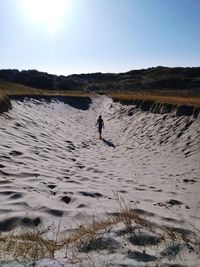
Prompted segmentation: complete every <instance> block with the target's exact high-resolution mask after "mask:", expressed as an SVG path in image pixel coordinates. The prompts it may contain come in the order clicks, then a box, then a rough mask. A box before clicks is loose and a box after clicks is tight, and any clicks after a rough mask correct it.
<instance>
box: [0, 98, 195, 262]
mask: <svg viewBox="0 0 200 267" xmlns="http://www.w3.org/2000/svg"><path fill="white" fill-rule="evenodd" d="M12 104H13V109H12V110H11V111H9V112H8V113H5V114H4V115H1V116H0V231H7V230H12V229H14V228H15V227H16V226H17V225H27V226H33V225H37V224H39V223H40V222H42V223H43V224H44V225H45V226H46V227H47V228H48V226H49V227H50V228H52V222H53V224H54V226H55V227H56V225H57V223H58V222H59V220H60V218H62V220H61V232H62V233H65V232H67V231H69V230H70V229H71V228H72V227H77V225H80V224H81V223H83V222H85V221H90V220H91V219H92V218H93V216H97V217H98V216H99V217H102V216H104V215H106V214H109V213H110V214H112V213H113V212H116V211H119V201H118V197H119V198H122V199H123V200H124V201H125V202H126V203H127V205H130V207H131V206H132V207H133V208H137V209H141V210H142V212H143V213H144V214H145V213H146V214H147V215H148V214H149V213H148V212H151V213H152V214H151V217H153V219H155V220H157V221H161V222H162V223H163V224H167V223H169V218H173V219H175V220H177V221H181V220H182V219H184V220H186V221H188V222H190V223H192V224H193V225H195V226H196V227H197V228H198V229H200V179H199V176H200V127H199V126H200V122H199V121H198V120H194V119H192V118H190V117H174V116H173V115H172V114H168V115H160V114H151V113H144V112H141V111H135V112H134V114H133V115H132V116H128V115H127V113H128V110H130V108H131V107H130V106H122V105H120V104H119V103H112V100H111V99H108V98H106V97H104V96H101V97H96V98H94V99H93V102H92V105H91V107H90V109H89V110H87V111H83V110H78V109H74V108H72V107H70V106H68V105H65V104H63V103H59V102H52V103H49V104H47V103H44V102H42V103H41V102H38V101H25V102H17V101H13V102H12ZM100 114H102V116H103V119H104V123H105V130H104V131H103V138H104V139H105V141H102V140H99V139H98V133H97V128H96V127H95V123H96V120H97V118H98V116H99V115H100ZM176 201H178V202H176ZM188 225H189V224H188ZM122 254H123V253H122ZM116 255H117V256H116ZM116 255H115V254H109V256H108V255H106V256H102V258H101V259H102V260H100V259H99V260H98V261H97V262H100V263H99V264H100V265H99V266H106V262H107V263H108V265H107V266H118V265H117V263H119V262H121V264H124V265H119V266H140V265H137V264H139V263H137V262H136V263H135V264H136V265H134V262H133V260H130V259H128V258H127V257H124V256H122V255H121V254H120V255H118V254H116ZM99 257H100V256H99ZM87 260H88V259H87ZM61 261H62V260H61ZM195 262H196V258H195ZM111 263H113V265H111ZM49 264H50V263H49ZM63 264H64V263H63ZM65 264H67V263H65ZM131 264H132V265H131ZM141 264H142V263H141ZM187 264H189V263H187ZM10 266H11V265H10ZM41 266H43V265H41ZM48 266H50V265H48ZM52 266H54V265H52ZM55 266H59V265H55ZM65 266H68V265H65ZM69 266H71V265H69ZM73 266H75V265H73ZM76 266H79V265H76ZM80 266H81V265H80ZM83 266H98V265H94V264H93V265H92V263H91V265H89V263H88V262H87V264H86V263H85V265H83ZM142 266H143V265H142ZM144 266H145V265H144ZM163 266H164V265H163ZM191 266H192V265H191Z"/></svg>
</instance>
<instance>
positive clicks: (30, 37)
mask: <svg viewBox="0 0 200 267" xmlns="http://www.w3.org/2000/svg"><path fill="white" fill-rule="evenodd" d="M34 3H35V4H34ZM154 66H169V67H173V66H200V0H0V69H5V68H16V69H19V70H22V69H38V70H41V71H46V72H49V73H55V74H63V75H68V74H72V73H91V72H99V71H100V72H125V71H128V70H131V69H141V68H148V67H154Z"/></svg>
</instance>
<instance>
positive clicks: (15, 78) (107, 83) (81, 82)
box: [0, 67, 200, 94]
mask: <svg viewBox="0 0 200 267" xmlns="http://www.w3.org/2000/svg"><path fill="white" fill-rule="evenodd" d="M0 80H3V81H6V82H11V83H17V84H22V85H26V86H29V87H34V88H39V89H49V90H58V89H59V90H68V91H71V90H89V91H141V90H142V91H148V90H151V91H152V90H161V91H163V90H173V91H174V90H181V91H185V92H186V91H187V93H188V94H197V93H198V94H199V93H200V67H194V68H182V67H177V68H168V67H156V68H149V69H141V70H131V71H129V72H125V73H118V74H115V73H91V74H73V75H69V76H63V75H61V76H57V75H52V74H48V73H46V72H39V71H37V70H27V71H26V70H23V71H18V70H12V69H4V70H0Z"/></svg>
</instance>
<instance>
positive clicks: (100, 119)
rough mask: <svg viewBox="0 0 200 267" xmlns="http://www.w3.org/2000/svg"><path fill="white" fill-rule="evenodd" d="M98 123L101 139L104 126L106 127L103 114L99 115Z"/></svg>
mask: <svg viewBox="0 0 200 267" xmlns="http://www.w3.org/2000/svg"><path fill="white" fill-rule="evenodd" d="M96 125H98V132H99V139H102V136H101V134H102V128H105V127H104V122H103V119H102V117H101V115H100V116H99V118H98V120H97V123H96Z"/></svg>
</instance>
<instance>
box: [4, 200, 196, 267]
mask: <svg viewBox="0 0 200 267" xmlns="http://www.w3.org/2000/svg"><path fill="white" fill-rule="evenodd" d="M118 226H120V229H121V232H122V235H123V236H124V240H127V238H130V237H131V236H134V238H135V240H136V242H138V244H137V245H138V247H139V249H141V248H142V249H143V251H145V250H148V248H149V247H150V246H151V245H152V244H150V243H148V242H149V241H147V242H146V241H145V242H146V243H141V244H140V242H141V240H142V238H143V235H142V234H141V240H140V232H141V233H142V232H143V230H144V229H146V230H145V231H147V230H148V231H149V233H150V234H152V235H155V233H156V234H157V235H159V236H160V240H162V243H161V244H158V245H157V246H154V248H153V249H154V250H155V251H156V253H159V254H160V255H161V256H160V258H157V260H156V264H157V265H156V266H161V265H160V264H159V263H161V260H162V259H163V258H166V259H169V260H170V261H172V262H173V259H174V258H176V256H177V255H178V254H179V249H180V248H181V246H185V247H187V248H188V249H189V250H191V251H195V253H196V254H197V255H199V253H200V236H199V234H198V233H197V234H194V232H193V231H192V230H191V228H190V229H189V228H188V231H185V230H183V231H181V230H180V229H181V228H177V229H178V230H177V229H176V228H175V227H169V226H165V225H162V224H155V223H152V222H151V220H150V219H149V218H148V217H147V216H146V215H144V214H140V213H139V212H138V210H137V209H135V210H134V209H132V208H130V207H128V206H124V203H122V204H120V210H119V211H118V212H116V213H115V214H113V215H107V216H106V217H104V218H103V219H95V218H94V219H93V220H92V221H91V222H88V223H85V224H82V225H81V226H79V227H78V228H76V229H71V232H70V233H69V234H68V235H63V234H61V233H60V224H59V225H58V229H57V230H56V233H55V234H54V235H53V236H54V237H53V239H52V238H51V239H49V238H47V237H45V234H44V233H45V232H46V231H44V229H45V226H44V225H42V226H40V227H36V228H34V229H31V230H30V229H27V228H25V227H21V228H20V229H19V228H17V229H15V230H13V231H11V232H7V233H0V251H1V253H0V260H4V261H7V262H9V260H10V261H13V260H14V261H15V260H16V261H18V262H21V263H23V264H26V263H27V262H30V261H31V262H37V261H38V260H40V259H44V258H49V259H56V253H57V252H59V251H61V250H64V251H65V253H66V257H68V256H67V255H68V252H69V251H76V253H75V254H76V259H75V258H74V257H75V256H73V259H72V261H78V260H79V256H80V255H79V254H80V253H85V254H87V253H88V252H90V251H91V250H92V251H95V252H96V253H99V252H100V250H102V249H103V250H106V249H108V250H109V244H104V245H103V247H102V244H101V243H99V242H100V241H99V240H101V238H102V237H105V236H106V235H108V234H110V233H111V232H112V231H116V227H118ZM118 229H119V228H118ZM136 231H137V234H136ZM138 233H139V234H138ZM190 233H192V234H190ZM153 238H154V237H153ZM108 240H109V239H108ZM142 242H143V241H142ZM137 245H136V247H137ZM141 245H142V246H141ZM159 245H160V247H159ZM138 247H137V248H138ZM115 253H117V251H115ZM69 254H70V253H69ZM146 255H148V254H146ZM146 255H144V256H145V257H146ZM148 266H149V265H148Z"/></svg>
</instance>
